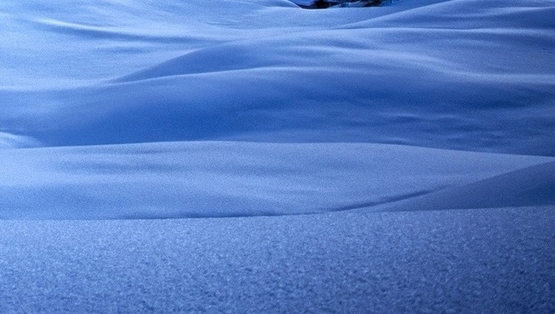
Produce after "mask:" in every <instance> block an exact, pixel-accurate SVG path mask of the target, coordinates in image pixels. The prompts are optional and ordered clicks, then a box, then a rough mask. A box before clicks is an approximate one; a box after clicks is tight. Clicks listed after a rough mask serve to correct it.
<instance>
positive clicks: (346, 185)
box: [0, 142, 555, 219]
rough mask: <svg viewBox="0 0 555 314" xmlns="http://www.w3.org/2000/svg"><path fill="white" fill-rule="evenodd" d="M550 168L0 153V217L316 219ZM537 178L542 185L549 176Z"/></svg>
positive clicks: (154, 148)
mask: <svg viewBox="0 0 555 314" xmlns="http://www.w3.org/2000/svg"><path fill="white" fill-rule="evenodd" d="M549 160H552V158H545V157H529V156H511V155H491V154H477V153H466V152H452V151H443V150H434V149H418V148H414V147H403V146H391V145H376V144H341V143H337V144H271V143H239V142H196V143H159V144H135V145H116V146H98V147H82V148H49V149H46V148H40V149H26V150H4V151H0V162H1V163H2V165H3V172H2V173H0V195H1V198H0V204H1V206H2V212H1V217H2V218H5V219H6V218H8V219H23V218H25V219H68V218H71V219H114V218H179V217H182V218H183V217H231V216H258V215H286V214H306V213H322V212H328V211H338V210H346V209H354V208H359V207H371V206H375V205H379V204H383V203H391V202H395V201H399V200H402V199H406V198H412V197H415V196H418V195H422V194H428V193H430V192H434V191H437V190H442V189H445V188H447V187H451V186H460V185H463V184H468V183H473V182H475V181H477V180H480V179H486V178H489V177H492V176H495V175H498V174H503V173H506V172H509V171H513V170H516V169H520V168H523V167H526V166H532V165H536V164H538V163H543V162H546V161H549ZM545 175H546V176H547V177H546V178H544V180H551V179H552V178H551V177H553V174H551V173H545ZM510 182H512V180H510V181H509V183H507V184H510ZM546 182H551V181H546ZM550 184H551V183H550ZM505 190H506V189H503V191H505ZM511 205H513V206H515V204H511ZM524 205H531V204H529V203H523V206H524ZM543 205H545V204H543ZM554 205H555V203H554Z"/></svg>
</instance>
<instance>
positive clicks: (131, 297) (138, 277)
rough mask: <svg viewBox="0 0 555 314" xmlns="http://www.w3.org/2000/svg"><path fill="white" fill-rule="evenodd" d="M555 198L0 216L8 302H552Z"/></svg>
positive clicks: (450, 306)
mask: <svg viewBox="0 0 555 314" xmlns="http://www.w3.org/2000/svg"><path fill="white" fill-rule="evenodd" d="M554 225H555V207H548V208H539V207H535V208H516V209H483V210H476V209H471V210H461V211H456V210H449V211H419V212H405V213H400V212H396V213H391V212H389V213H370V214H361V213H352V212H335V213H328V214H319V215H303V216H280V217H248V218H215V219H185V220H181V219H170V220H126V221H0V230H2V232H0V254H1V258H0V285H1V286H2V287H4V289H3V290H2V292H1V293H0V311H1V312H4V313H10V312H27V313H36V312H58V313H122V312H123V313H148V312H154V313H200V312H208V313H223V312H226V313H284V312H287V313H325V312H333V313H368V312H373V313H414V312H418V311H422V312H430V313H449V312H454V313H467V312H472V313H530V312H533V313H553V312H554V311H555V303H554V302H553V282H554V281H555V277H554V276H555V275H554V274H555V263H553V256H555V228H553V226H554Z"/></svg>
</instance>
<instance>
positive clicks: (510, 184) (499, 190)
mask: <svg viewBox="0 0 555 314" xmlns="http://www.w3.org/2000/svg"><path fill="white" fill-rule="evenodd" d="M553 205H555V161H551V162H546V163H543V164H539V165H534V166H529V167H526V168H523V169H518V170H515V171H511V172H509V173H505V174H501V175H497V176H494V177H491V178H488V179H484V180H480V181H478V182H475V183H470V184H467V185H464V186H460V187H451V188H447V189H444V190H440V191H438V192H434V193H430V194H427V195H424V196H418V197H414V198H411V199H407V200H403V201H401V202H398V203H395V204H386V205H385V206H383V207H379V208H378V209H379V210H380V211H425V210H450V209H478V208H504V207H529V206H553Z"/></svg>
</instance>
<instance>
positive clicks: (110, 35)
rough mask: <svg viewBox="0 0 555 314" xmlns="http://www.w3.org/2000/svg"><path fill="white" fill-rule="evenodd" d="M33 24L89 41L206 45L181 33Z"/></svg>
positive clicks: (51, 22) (50, 22) (48, 21)
mask: <svg viewBox="0 0 555 314" xmlns="http://www.w3.org/2000/svg"><path fill="white" fill-rule="evenodd" d="M33 22H34V23H37V24H39V25H41V26H42V27H46V28H49V29H51V30H53V31H56V32H60V33H65V34H68V35H75V36H79V37H84V38H89V39H91V40H98V39H120V40H142V41H151V42H161V43H182V42H184V41H187V42H191V41H198V42H199V43H206V38H204V37H199V36H194V35H192V34H190V33H189V34H188V33H185V34H184V33H183V32H180V33H176V34H141V33H135V32H132V31H129V30H125V29H124V28H109V27H100V26H91V25H84V24H78V23H70V22H64V21H60V20H56V19H37V20H34V21H33Z"/></svg>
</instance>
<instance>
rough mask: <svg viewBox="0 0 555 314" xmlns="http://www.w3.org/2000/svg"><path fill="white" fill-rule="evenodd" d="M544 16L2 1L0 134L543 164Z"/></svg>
mask: <svg viewBox="0 0 555 314" xmlns="http://www.w3.org/2000/svg"><path fill="white" fill-rule="evenodd" d="M553 6H554V4H553V1H534V2H530V1H487V2H482V1H470V0H453V1H440V0H435V1H399V2H395V3H393V4H392V5H390V6H385V7H379V8H372V9H344V10H319V11H317V12H316V11H309V10H308V11H307V10H300V9H299V8H298V7H296V6H295V5H293V4H291V3H290V2H287V1H285V0H284V1H276V0H272V1H224V2H217V3H209V2H207V1H205V0H195V1H186V2H177V3H176V2H175V1H157V2H156V3H147V2H114V1H102V2H94V3H93V2H89V1H87V0H79V1H71V4H69V3H64V2H56V3H46V2H42V1H28V2H26V3H25V4H21V3H20V2H19V1H18V2H14V1H3V3H2V4H0V10H2V12H3V13H2V15H1V16H0V23H1V25H2V27H1V29H2V38H3V39H2V41H1V45H2V50H3V51H6V52H7V53H5V54H2V55H1V56H0V58H1V59H0V62H1V63H2V64H5V65H7V66H5V67H3V68H2V70H1V71H2V73H1V74H2V75H0V86H3V87H1V88H0V101H1V102H2V103H3V104H4V105H3V106H2V107H1V108H0V131H3V132H8V133H13V134H20V135H26V136H32V137H34V138H36V139H37V140H39V141H41V142H43V143H45V144H46V145H84V144H115V143H128V142H152V141H175V140H214V139H218V140H221V139H224V140H227V139H235V140H249V141H252V140H254V141H270V142H275V141H281V142H299V141H301V142H314V141H316V142H321V141H324V142H327V141H339V142H351V141H356V142H382V143H397V144H408V145H417V146H431V147H439V148H455V149H464V150H480V151H493V152H511V153H525V154H547V155H553V154H555V152H554V150H553V147H554V145H553V138H555V127H554V126H555V112H554V109H553V108H554V99H555V62H554V61H555V51H554V47H555V35H554V34H555V32H554V29H555V22H554V21H555V20H554V19H552V18H551V16H552V14H551V13H553V11H554V9H553Z"/></svg>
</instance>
